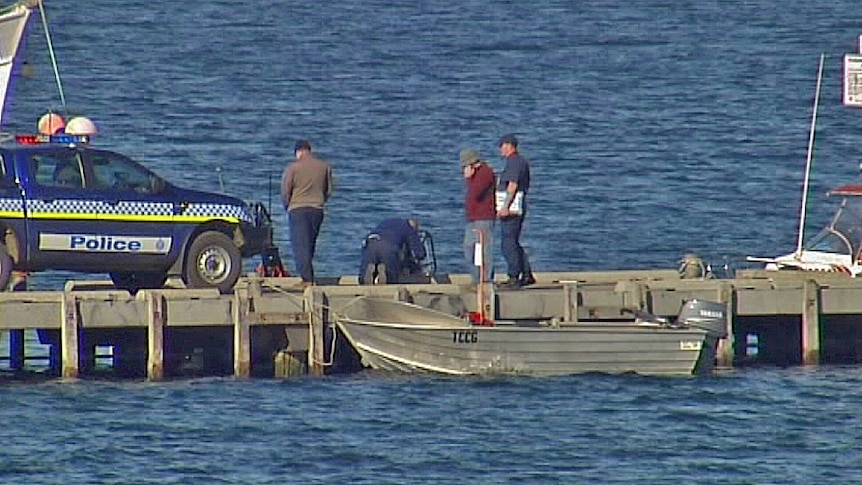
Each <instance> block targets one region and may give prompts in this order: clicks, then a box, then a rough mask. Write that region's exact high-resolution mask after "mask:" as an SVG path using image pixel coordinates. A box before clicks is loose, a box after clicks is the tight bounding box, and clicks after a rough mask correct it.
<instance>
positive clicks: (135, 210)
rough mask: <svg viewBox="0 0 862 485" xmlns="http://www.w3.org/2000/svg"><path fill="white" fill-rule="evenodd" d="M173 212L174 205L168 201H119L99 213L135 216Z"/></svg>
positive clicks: (170, 213) (164, 214) (168, 214)
mask: <svg viewBox="0 0 862 485" xmlns="http://www.w3.org/2000/svg"><path fill="white" fill-rule="evenodd" d="M173 212H174V205H173V204H172V203H170V202H120V203H119V204H117V205H110V204H108V206H107V207H106V208H104V209H102V210H101V211H99V213H100V214H123V215H128V214H131V215H135V216H170V215H172V214H173Z"/></svg>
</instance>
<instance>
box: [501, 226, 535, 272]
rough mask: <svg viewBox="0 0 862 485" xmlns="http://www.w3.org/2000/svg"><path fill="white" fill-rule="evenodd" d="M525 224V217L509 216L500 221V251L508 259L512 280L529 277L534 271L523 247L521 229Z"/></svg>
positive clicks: (507, 263)
mask: <svg viewBox="0 0 862 485" xmlns="http://www.w3.org/2000/svg"><path fill="white" fill-rule="evenodd" d="M523 224H524V218H523V216H509V217H504V218H502V219H500V234H501V236H502V237H501V241H500V249H502V250H503V257H504V258H506V265H507V266H508V267H509V268H508V270H507V271H506V273H507V274H508V275H509V278H510V279H512V280H518V279H520V278H522V277H526V276H528V275H529V274H530V273H531V272H532V270H531V269H530V262H529V261H528V260H527V255H526V254H525V253H524V248H523V247H522V246H521V241H520V239H521V227H522V226H523Z"/></svg>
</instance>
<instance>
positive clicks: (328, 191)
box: [323, 167, 335, 202]
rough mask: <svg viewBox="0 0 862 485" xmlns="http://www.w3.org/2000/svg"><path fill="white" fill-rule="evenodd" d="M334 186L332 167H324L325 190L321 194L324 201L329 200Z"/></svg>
mask: <svg viewBox="0 0 862 485" xmlns="http://www.w3.org/2000/svg"><path fill="white" fill-rule="evenodd" d="M334 188H335V187H334V186H333V185H332V167H326V192H325V193H324V195H323V200H324V202H326V201H329V198H330V197H332V191H333V190H334Z"/></svg>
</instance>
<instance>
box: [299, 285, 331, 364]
mask: <svg viewBox="0 0 862 485" xmlns="http://www.w3.org/2000/svg"><path fill="white" fill-rule="evenodd" d="M324 296H325V295H324V293H323V291H322V290H320V289H319V288H315V287H313V286H309V287H308V288H306V289H305V292H304V293H303V295H302V301H303V307H304V310H305V313H306V314H307V315H309V317H310V318H309V323H310V324H311V331H310V332H308V338H309V341H308V363H309V365H308V371H309V374H311V375H314V376H322V375H324V374H325V367H324V364H325V360H324V352H323V347H324V344H323V343H324V338H323V336H324V332H323V328H324V325H326V321H325V316H326V312H324V307H325V304H324V302H325V299H324Z"/></svg>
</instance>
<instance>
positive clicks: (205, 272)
mask: <svg viewBox="0 0 862 485" xmlns="http://www.w3.org/2000/svg"><path fill="white" fill-rule="evenodd" d="M241 270H242V256H241V255H240V253H239V248H237V247H236V246H234V244H233V241H231V239H230V238H229V237H227V236H226V235H224V234H222V233H220V232H216V231H208V232H204V233H202V234H200V235H199V236H198V237H196V238H195V240H194V241H192V244H191V246H189V251H188V254H187V257H186V264H185V271H183V280H184V281H185V283H186V286H188V287H189V288H218V289H219V291H220V292H222V293H230V291H231V290H233V285H235V284H236V280H237V279H239V273H240V271H241Z"/></svg>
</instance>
